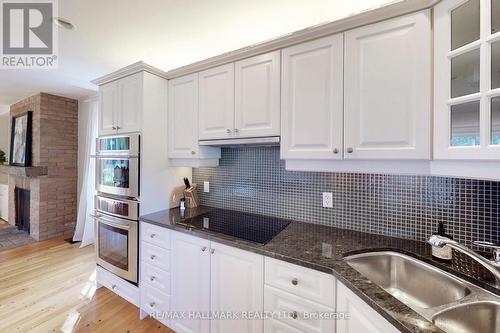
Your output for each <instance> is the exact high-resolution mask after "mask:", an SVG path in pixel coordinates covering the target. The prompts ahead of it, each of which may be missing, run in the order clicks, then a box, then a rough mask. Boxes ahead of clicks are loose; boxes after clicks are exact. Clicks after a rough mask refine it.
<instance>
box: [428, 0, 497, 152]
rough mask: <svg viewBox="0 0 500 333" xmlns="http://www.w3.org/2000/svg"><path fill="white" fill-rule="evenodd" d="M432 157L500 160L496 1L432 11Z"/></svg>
mask: <svg viewBox="0 0 500 333" xmlns="http://www.w3.org/2000/svg"><path fill="white" fill-rule="evenodd" d="M434 92H435V94H434V158H435V159H500V0H466V1H464V0H444V1H442V2H441V3H439V4H438V5H437V6H436V7H435V9H434Z"/></svg>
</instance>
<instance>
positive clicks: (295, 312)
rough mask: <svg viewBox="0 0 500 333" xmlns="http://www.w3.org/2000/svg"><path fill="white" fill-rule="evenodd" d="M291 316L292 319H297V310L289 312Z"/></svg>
mask: <svg viewBox="0 0 500 333" xmlns="http://www.w3.org/2000/svg"><path fill="white" fill-rule="evenodd" d="M291 317H292V318H293V319H297V318H298V317H299V314H298V313H297V311H293V312H292V313H291Z"/></svg>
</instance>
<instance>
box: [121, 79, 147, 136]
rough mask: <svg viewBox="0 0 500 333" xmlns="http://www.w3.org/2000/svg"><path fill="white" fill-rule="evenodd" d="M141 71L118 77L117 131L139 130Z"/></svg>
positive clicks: (141, 89)
mask: <svg viewBox="0 0 500 333" xmlns="http://www.w3.org/2000/svg"><path fill="white" fill-rule="evenodd" d="M143 75H144V74H143V73H142V72H141V73H137V74H134V75H130V76H127V77H125V78H123V79H120V80H119V81H118V82H119V93H118V98H119V110H118V126H117V128H118V132H119V133H131V132H140V131H141V119H142V95H143Z"/></svg>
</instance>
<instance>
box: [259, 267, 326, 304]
mask: <svg viewBox="0 0 500 333" xmlns="http://www.w3.org/2000/svg"><path fill="white" fill-rule="evenodd" d="M265 283H266V284H268V285H270V286H273V287H276V288H279V289H282V290H284V291H287V292H290V293H292V294H295V295H298V296H301V297H304V298H307V299H310V300H312V301H314V302H318V303H321V304H323V305H326V306H328V307H331V308H334V307H335V278H334V277H333V276H332V275H329V274H326V273H322V272H318V271H315V270H312V269H309V268H305V267H301V266H297V265H294V264H290V263H287V262H284V261H281V260H276V259H272V258H266V266H265Z"/></svg>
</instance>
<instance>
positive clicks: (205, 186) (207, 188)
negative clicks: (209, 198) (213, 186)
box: [203, 182, 210, 193]
mask: <svg viewBox="0 0 500 333" xmlns="http://www.w3.org/2000/svg"><path fill="white" fill-rule="evenodd" d="M203 192H205V193H209V192H210V182H203Z"/></svg>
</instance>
